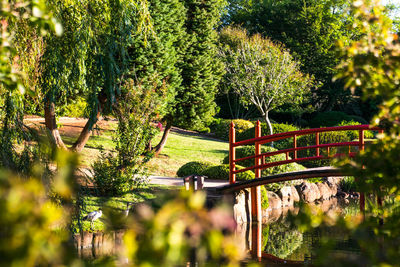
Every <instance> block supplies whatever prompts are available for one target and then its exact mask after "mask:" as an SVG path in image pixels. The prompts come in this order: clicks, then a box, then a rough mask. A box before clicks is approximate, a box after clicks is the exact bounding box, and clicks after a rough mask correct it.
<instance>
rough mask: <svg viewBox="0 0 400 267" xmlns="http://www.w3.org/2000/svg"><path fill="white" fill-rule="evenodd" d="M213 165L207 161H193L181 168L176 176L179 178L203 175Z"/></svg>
mask: <svg viewBox="0 0 400 267" xmlns="http://www.w3.org/2000/svg"><path fill="white" fill-rule="evenodd" d="M213 165H214V164H213V163H210V162H206V161H191V162H188V163H186V164H185V165H183V166H181V167H180V168H179V170H178V171H177V172H176V175H178V177H185V176H188V175H191V174H198V175H203V173H204V171H205V170H206V169H207V168H209V167H211V166H213Z"/></svg>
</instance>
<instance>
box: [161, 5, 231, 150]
mask: <svg viewBox="0 0 400 267" xmlns="http://www.w3.org/2000/svg"><path fill="white" fill-rule="evenodd" d="M223 6H224V0H208V1H205V0H185V7H186V12H187V13H186V23H185V30H186V34H187V36H186V38H185V42H184V43H182V46H181V51H182V52H183V55H182V58H181V61H180V63H179V68H180V69H181V75H182V86H180V87H179V88H177V89H178V90H177V94H176V96H175V99H174V102H173V103H172V105H171V110H170V111H169V113H168V114H166V116H165V117H164V120H165V121H166V122H167V125H166V127H165V130H164V135H163V138H162V140H161V141H160V143H159V144H158V145H157V147H156V148H155V150H156V152H157V153H159V152H160V151H161V149H162V148H163V147H164V145H165V142H166V140H167V136H168V133H169V131H170V129H171V127H172V125H176V126H180V127H183V128H186V129H195V130H202V129H204V128H205V127H206V125H207V124H208V123H209V122H210V121H211V119H212V116H213V115H214V114H215V113H216V104H215V102H214V99H215V94H216V92H217V85H218V83H219V81H220V79H221V77H222V75H223V65H222V63H221V62H220V60H219V59H218V58H217V45H216V43H217V32H216V27H217V25H218V22H219V20H220V13H221V10H222V8H223Z"/></svg>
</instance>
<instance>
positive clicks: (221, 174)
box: [202, 164, 255, 181]
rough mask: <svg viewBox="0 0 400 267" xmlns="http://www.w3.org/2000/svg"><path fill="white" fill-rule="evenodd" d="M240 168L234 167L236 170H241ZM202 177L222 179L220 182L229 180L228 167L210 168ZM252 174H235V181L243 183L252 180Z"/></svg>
mask: <svg viewBox="0 0 400 267" xmlns="http://www.w3.org/2000/svg"><path fill="white" fill-rule="evenodd" d="M243 168H244V167H242V166H236V169H237V170H240V169H243ZM202 175H205V176H207V177H208V178H209V179H222V180H229V165H228V164H223V165H217V166H211V167H209V168H207V169H205V170H204V172H203V173H202ZM254 178H255V176H254V173H253V172H252V171H245V172H240V173H238V174H236V180H238V181H245V180H251V179H254Z"/></svg>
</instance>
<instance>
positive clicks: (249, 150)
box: [223, 146, 306, 192]
mask: <svg viewBox="0 0 400 267" xmlns="http://www.w3.org/2000/svg"><path fill="white" fill-rule="evenodd" d="M273 151H277V149H276V148H273V147H269V146H262V147H261V153H268V152H273ZM254 154H255V148H254V146H243V147H240V148H237V149H236V158H244V157H248V156H252V155H254ZM283 160H286V156H285V155H284V154H278V155H275V156H271V157H268V158H266V159H265V163H270V162H276V161H283ZM228 162H229V156H227V157H225V158H224V160H223V163H228ZM240 165H242V166H244V167H250V166H253V165H254V159H249V160H245V161H240ZM304 169H306V168H305V167H304V166H302V165H300V164H297V163H289V164H285V165H279V166H275V167H270V168H267V169H264V170H262V171H261V176H269V175H273V174H279V173H285V172H294V171H301V170H304ZM237 179H238V178H237ZM298 183H300V181H288V182H281V183H274V184H269V185H266V186H265V187H266V189H267V190H270V191H274V192H276V191H278V190H279V189H281V188H282V187H283V186H286V185H296V184H298Z"/></svg>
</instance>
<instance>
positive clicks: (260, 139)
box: [233, 124, 381, 147]
mask: <svg viewBox="0 0 400 267" xmlns="http://www.w3.org/2000/svg"><path fill="white" fill-rule="evenodd" d="M352 130H371V131H379V130H381V128H379V127H372V126H371V125H369V124H362V125H346V126H334V127H323V128H312V129H303V130H298V131H291V132H285V133H277V134H272V135H265V136H261V137H255V138H251V139H248V140H243V141H238V142H235V143H233V146H234V147H238V146H245V145H250V144H255V143H260V144H265V143H269V142H275V141H279V140H282V139H286V138H289V137H293V136H294V135H296V136H301V135H307V134H312V133H322V132H332V131H335V132H336V131H352Z"/></svg>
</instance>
